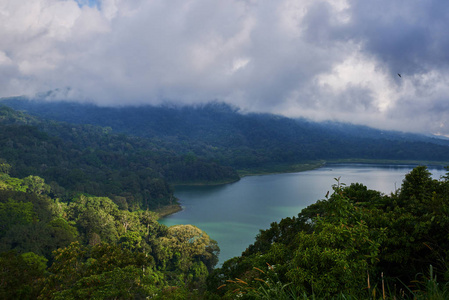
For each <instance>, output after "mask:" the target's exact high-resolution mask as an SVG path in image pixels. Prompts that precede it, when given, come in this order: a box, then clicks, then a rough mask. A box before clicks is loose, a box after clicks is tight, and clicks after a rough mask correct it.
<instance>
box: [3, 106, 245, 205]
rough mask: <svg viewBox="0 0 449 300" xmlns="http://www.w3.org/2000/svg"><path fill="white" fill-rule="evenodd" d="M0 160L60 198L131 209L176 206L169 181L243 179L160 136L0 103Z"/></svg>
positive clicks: (13, 171)
mask: <svg viewBox="0 0 449 300" xmlns="http://www.w3.org/2000/svg"><path fill="white" fill-rule="evenodd" d="M0 159H1V160H4V161H5V162H7V163H8V164H10V165H11V166H12V168H11V171H10V172H11V175H12V176H17V177H20V178H22V177H26V176H28V175H30V174H33V175H38V176H41V177H42V178H44V179H45V180H46V182H48V183H49V184H50V185H51V186H52V193H53V194H54V196H55V197H58V198H61V199H65V200H66V199H71V198H72V197H73V195H76V194H77V193H87V194H90V195H96V196H108V197H110V198H111V199H113V201H114V202H115V203H117V204H118V205H120V207H121V208H125V209H131V210H136V209H139V208H142V209H147V208H149V209H155V208H158V207H160V206H165V205H171V204H173V203H174V202H175V199H174V198H173V193H172V188H171V187H170V185H169V183H180V182H181V183H183V182H188V183H195V182H202V183H218V182H220V183H221V182H229V181H235V180H238V175H237V173H236V172H235V171H234V170H233V169H232V168H230V167H224V166H221V165H219V164H218V163H216V162H213V161H210V160H207V159H203V158H197V157H196V156H195V155H192V154H191V153H185V154H178V153H176V152H175V151H174V150H173V149H169V148H166V147H164V146H163V145H162V143H158V140H155V139H153V140H149V139H145V138H139V137H128V136H125V135H123V134H114V133H112V132H111V130H110V128H102V127H97V126H93V125H73V124H68V123H62V122H54V121H42V120H39V119H37V118H36V117H30V116H28V115H26V114H23V113H19V112H16V111H14V110H12V109H10V108H7V107H0Z"/></svg>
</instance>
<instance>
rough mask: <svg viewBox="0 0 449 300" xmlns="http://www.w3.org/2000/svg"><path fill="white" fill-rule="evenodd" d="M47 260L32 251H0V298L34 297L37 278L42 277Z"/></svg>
mask: <svg viewBox="0 0 449 300" xmlns="http://www.w3.org/2000/svg"><path fill="white" fill-rule="evenodd" d="M46 262H47V260H46V259H45V258H44V257H42V256H39V255H36V254H35V253H33V252H28V253H24V254H21V255H19V254H17V253H16V252H14V251H8V252H1V253H0V298H1V299H36V297H37V296H38V294H39V290H40V287H39V280H41V279H43V278H44V275H45V273H44V272H45V269H46Z"/></svg>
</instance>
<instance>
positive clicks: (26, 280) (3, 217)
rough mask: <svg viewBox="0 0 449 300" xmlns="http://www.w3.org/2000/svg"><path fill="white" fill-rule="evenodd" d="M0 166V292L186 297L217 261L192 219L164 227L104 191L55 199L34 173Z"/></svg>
mask: <svg viewBox="0 0 449 300" xmlns="http://www.w3.org/2000/svg"><path fill="white" fill-rule="evenodd" d="M0 168H1V169H0V298H1V299H14V300H15V299H147V298H148V297H151V298H156V299H173V298H176V297H178V299H187V298H192V297H195V294H198V292H197V291H198V289H201V288H202V287H204V286H205V280H206V278H207V276H208V274H209V272H211V271H212V269H213V267H214V266H215V264H216V263H217V261H218V258H217V254H218V252H219V248H218V246H217V244H216V242H215V241H213V240H211V239H210V238H209V236H208V235H207V234H206V233H205V232H203V231H202V230H200V229H199V228H197V227H195V226H191V225H178V226H173V227H170V228H167V227H166V226H164V225H161V224H159V223H158V222H157V215H156V214H155V213H153V212H150V211H135V212H129V211H128V210H122V209H120V208H119V207H118V206H117V205H116V204H115V203H114V202H113V201H111V200H110V199H109V198H107V197H91V196H85V195H79V196H77V197H74V198H73V199H71V201H70V202H69V203H67V202H61V201H60V200H59V199H57V198H53V196H52V191H51V187H50V186H49V185H47V184H46V183H45V181H44V180H43V179H42V178H40V177H37V176H32V175H30V176H28V177H26V178H24V179H19V178H15V177H11V176H10V175H8V174H7V173H6V172H7V170H8V169H9V166H8V165H7V164H4V163H2V164H0ZM201 291H203V290H201ZM189 295H190V296H189Z"/></svg>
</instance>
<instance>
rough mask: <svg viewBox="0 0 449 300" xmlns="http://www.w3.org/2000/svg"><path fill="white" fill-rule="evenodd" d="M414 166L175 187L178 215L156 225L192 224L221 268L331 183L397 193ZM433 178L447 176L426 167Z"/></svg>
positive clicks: (330, 169)
mask: <svg viewBox="0 0 449 300" xmlns="http://www.w3.org/2000/svg"><path fill="white" fill-rule="evenodd" d="M412 168H413V166H409V165H406V166H405V165H404V166H402V165H401V166H385V165H362V164H339V165H327V166H325V167H322V168H319V169H316V170H311V171H306V172H299V173H288V174H275V175H263V176H249V177H244V178H242V179H241V180H240V181H238V182H235V183H231V184H226V185H222V186H214V187H204V186H203V187H201V186H200V187H198V186H196V187H179V188H176V190H175V196H176V197H177V198H178V199H180V202H181V205H182V207H183V210H182V211H181V212H179V213H176V214H173V215H171V216H168V217H166V218H164V219H162V220H160V222H161V223H163V224H165V225H167V226H171V225H177V224H192V225H195V226H198V227H199V228H201V229H202V230H204V231H206V232H207V233H208V234H209V236H210V237H211V238H212V239H214V240H216V241H217V242H218V245H219V246H220V249H221V253H220V257H219V258H220V264H221V263H223V262H224V261H225V260H227V259H229V258H231V257H234V256H238V255H240V254H241V253H242V251H244V250H245V249H246V247H248V245H250V244H252V243H253V242H254V239H255V237H256V235H257V234H258V233H259V229H266V228H269V227H270V224H271V222H275V221H280V220H281V219H282V218H285V217H291V216H295V215H297V214H298V213H299V212H300V211H301V209H303V208H305V207H306V206H308V205H310V204H312V203H315V202H316V201H317V200H319V199H324V197H325V195H326V193H327V191H331V192H332V185H333V184H335V183H336V181H335V180H334V178H337V177H340V182H341V183H345V184H346V185H350V184H351V183H353V182H360V183H363V184H364V185H366V186H367V187H368V188H369V189H374V190H378V191H381V192H383V193H385V194H389V193H391V192H393V191H394V190H395V188H400V186H401V183H402V180H403V179H404V177H405V175H406V174H407V173H409V172H410V171H411V170H412ZM429 170H430V171H431V172H432V175H433V177H434V178H436V179H439V178H440V176H441V175H444V174H445V173H446V170H444V169H436V168H431V167H429Z"/></svg>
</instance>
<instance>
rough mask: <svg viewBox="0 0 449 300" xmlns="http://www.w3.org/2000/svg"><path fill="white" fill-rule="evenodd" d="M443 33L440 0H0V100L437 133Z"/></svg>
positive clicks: (445, 9) (445, 13)
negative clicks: (213, 105)
mask: <svg viewBox="0 0 449 300" xmlns="http://www.w3.org/2000/svg"><path fill="white" fill-rule="evenodd" d="M448 28H449V5H447V3H446V1H441V0H393V1H392V0H376V1H365V0H363V1H362V0H353V1H351V0H260V1H259V0H226V1H223V0H220V1H218V0H76V1H75V0H20V1H17V0H0V97H11V96H20V95H25V96H29V97H34V96H35V95H42V93H45V92H47V91H52V93H50V94H47V95H50V96H47V99H48V100H54V99H57V100H70V101H81V102H93V103H97V104H99V105H104V106H105V105H120V106H123V105H141V104H153V105H158V104H162V103H176V104H196V103H206V102H209V101H219V102H226V103H229V104H231V105H234V106H236V107H238V108H240V109H241V111H242V112H268V113H274V114H281V115H285V116H288V117H305V118H309V119H312V120H316V121H323V120H333V121H342V122H350V123H355V124H363V125H368V126H371V127H376V128H381V129H394V130H400V131H411V132H423V133H433V134H441V135H445V136H449V118H447V116H449V34H448ZM398 73H399V74H400V75H401V76H399V75H398Z"/></svg>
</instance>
